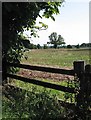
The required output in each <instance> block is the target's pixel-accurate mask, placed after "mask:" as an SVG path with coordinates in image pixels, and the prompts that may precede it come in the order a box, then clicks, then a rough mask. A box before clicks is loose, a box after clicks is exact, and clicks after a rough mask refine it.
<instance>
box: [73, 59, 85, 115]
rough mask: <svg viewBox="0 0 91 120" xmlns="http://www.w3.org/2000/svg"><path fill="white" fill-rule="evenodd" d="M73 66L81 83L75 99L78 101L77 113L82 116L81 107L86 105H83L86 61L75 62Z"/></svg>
mask: <svg viewBox="0 0 91 120" xmlns="http://www.w3.org/2000/svg"><path fill="white" fill-rule="evenodd" d="M73 65H74V72H75V75H76V76H77V79H78V81H79V91H78V93H77V96H76V98H75V99H76V101H77V104H76V108H77V109H76V112H77V115H78V116H80V115H81V114H82V113H81V106H82V105H83V104H84V103H83V96H84V92H83V89H84V76H83V74H82V73H84V67H85V66H84V61H74V63H73Z"/></svg>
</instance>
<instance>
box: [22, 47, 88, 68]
mask: <svg viewBox="0 0 91 120" xmlns="http://www.w3.org/2000/svg"><path fill="white" fill-rule="evenodd" d="M89 51H90V50H89V49H70V50H69V49H38V50H31V51H28V52H26V53H25V56H28V59H27V60H25V59H24V58H23V59H22V63H25V64H32V65H43V66H53V67H63V68H72V66H73V62H74V61H77V60H84V61H85V63H86V64H87V63H89V61H90V56H89Z"/></svg>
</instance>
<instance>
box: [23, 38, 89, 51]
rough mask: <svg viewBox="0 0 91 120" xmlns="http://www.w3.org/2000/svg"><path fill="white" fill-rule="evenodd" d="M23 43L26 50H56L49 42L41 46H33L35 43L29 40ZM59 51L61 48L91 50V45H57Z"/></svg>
mask: <svg viewBox="0 0 91 120" xmlns="http://www.w3.org/2000/svg"><path fill="white" fill-rule="evenodd" d="M21 41H22V44H23V46H24V47H25V48H26V49H48V48H50V49H51V48H55V46H54V45H52V44H50V43H49V42H47V43H46V44H44V45H40V44H37V45H35V44H33V43H30V41H29V40H27V39H24V40H21ZM56 48H57V49H59V48H68V49H72V48H77V49H79V48H91V43H82V44H80V45H79V44H77V45H70V44H69V45H65V44H63V45H57V47H56Z"/></svg>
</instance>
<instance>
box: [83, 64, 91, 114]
mask: <svg viewBox="0 0 91 120" xmlns="http://www.w3.org/2000/svg"><path fill="white" fill-rule="evenodd" d="M84 96H85V98H84V99H85V111H86V115H87V116H89V112H91V110H89V109H91V65H90V64H88V65H86V66H85V89H84Z"/></svg>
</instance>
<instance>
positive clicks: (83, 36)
mask: <svg viewBox="0 0 91 120" xmlns="http://www.w3.org/2000/svg"><path fill="white" fill-rule="evenodd" d="M54 16H55V21H53V20H51V19H40V18H37V21H36V23H37V24H38V22H39V21H42V22H44V23H45V24H47V25H48V29H47V30H42V31H39V32H38V35H39V36H40V37H39V38H32V40H30V42H31V43H34V44H40V45H43V44H46V43H47V42H48V41H49V37H48V36H49V35H50V34H51V33H52V32H57V34H58V35H59V34H60V35H62V37H63V38H64V41H65V42H66V45H68V44H71V45H77V44H82V43H88V42H89V0H79V1H78V0H65V2H64V3H63V5H62V7H61V8H60V14H59V15H54ZM29 33H30V32H29V31H27V32H26V34H27V35H28V36H29Z"/></svg>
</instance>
